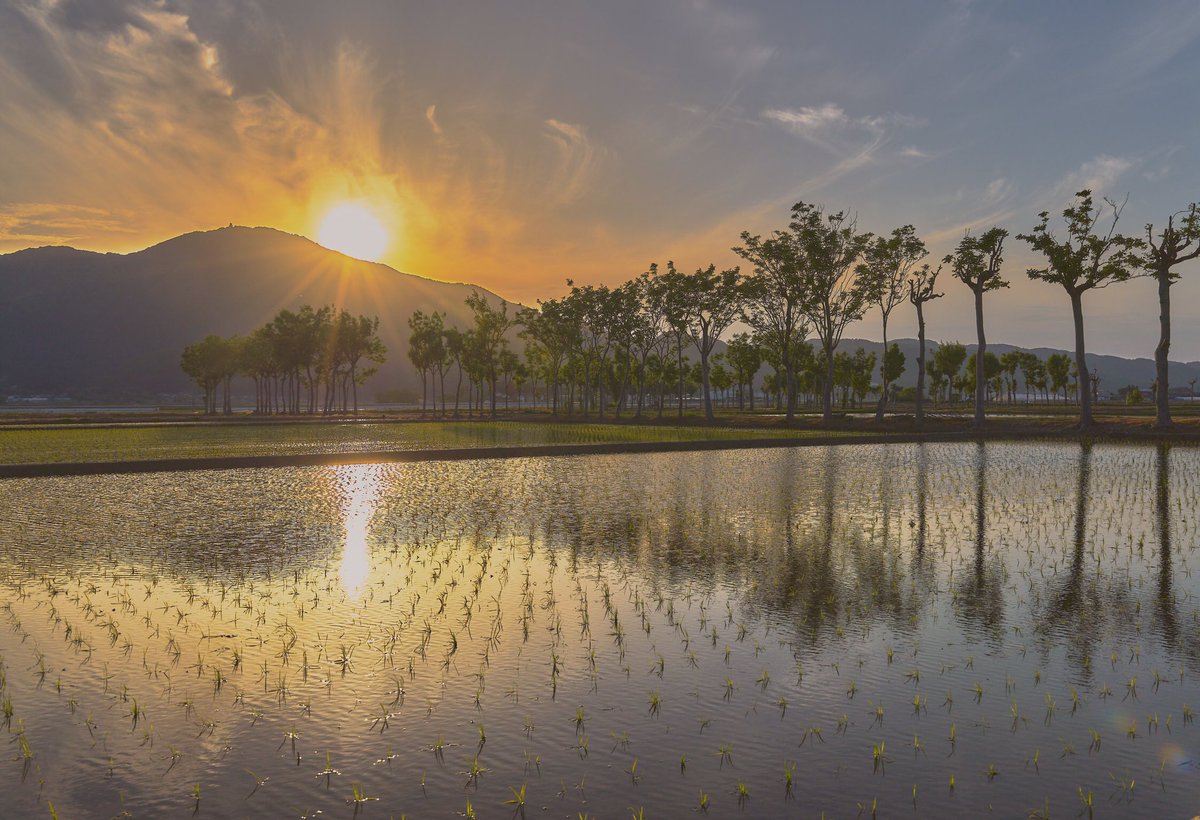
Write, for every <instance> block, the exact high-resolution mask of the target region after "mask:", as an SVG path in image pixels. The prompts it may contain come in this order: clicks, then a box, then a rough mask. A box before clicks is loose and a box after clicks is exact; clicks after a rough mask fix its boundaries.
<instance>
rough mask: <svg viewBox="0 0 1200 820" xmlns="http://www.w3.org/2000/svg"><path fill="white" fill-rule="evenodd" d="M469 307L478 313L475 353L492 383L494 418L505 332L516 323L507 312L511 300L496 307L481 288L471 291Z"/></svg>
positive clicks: (480, 365) (478, 362) (475, 330)
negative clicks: (481, 291)
mask: <svg viewBox="0 0 1200 820" xmlns="http://www.w3.org/2000/svg"><path fill="white" fill-rule="evenodd" d="M467 307H469V308H470V309H471V312H472V313H473V314H474V315H475V327H474V328H473V330H474V333H475V344H476V353H477V354H478V361H477V364H478V365H479V373H480V375H482V376H483V377H484V378H485V379H486V380H487V382H488V383H489V385H490V386H491V394H492V396H491V398H492V418H495V417H496V380H497V378H498V377H499V366H500V351H501V349H502V348H503V347H504V345H505V344H506V342H505V339H504V335H505V334H506V333H508V331H509V329H510V328H511V327H512V326H513V325H514V324H515V319H513V318H512V317H510V316H509V315H508V303H507V302H503V301H502V302H501V303H500V307H499V308H493V307H492V306H491V303H489V302H488V300H487V297H486V296H484V295H483V294H482V293H480V292H479V291H472V293H471V295H470V296H468V297H467Z"/></svg>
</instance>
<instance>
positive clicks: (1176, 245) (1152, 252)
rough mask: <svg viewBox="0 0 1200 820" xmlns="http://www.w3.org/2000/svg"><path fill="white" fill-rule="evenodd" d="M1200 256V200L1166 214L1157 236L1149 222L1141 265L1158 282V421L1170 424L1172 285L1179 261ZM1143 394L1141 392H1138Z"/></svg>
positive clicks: (1176, 276)
mask: <svg viewBox="0 0 1200 820" xmlns="http://www.w3.org/2000/svg"><path fill="white" fill-rule="evenodd" d="M1197 257H1200V203H1195V202H1193V203H1192V204H1191V205H1189V206H1188V207H1187V208H1186V209H1185V210H1182V211H1179V212H1177V213H1174V214H1172V215H1171V216H1169V217H1167V224H1166V227H1164V228H1163V229H1162V231H1161V232H1160V233H1159V235H1158V238H1157V239H1155V236H1154V226H1153V225H1146V254H1145V257H1144V258H1143V259H1142V266H1143V267H1144V268H1145V270H1146V272H1147V273H1148V274H1149V275H1150V276H1152V277H1154V280H1155V281H1156V282H1157V283H1158V327H1159V336H1158V346H1157V347H1155V348H1154V373H1155V383H1154V402H1155V405H1156V406H1157V413H1156V424H1157V425H1158V426H1159V427H1170V426H1171V403H1170V395H1171V386H1170V384H1169V382H1168V372H1167V371H1168V366H1167V362H1168V354H1169V353H1170V350H1171V285H1173V284H1175V282H1176V281H1177V280H1178V279H1179V274H1178V273H1176V272H1175V270H1174V268H1175V266H1176V265H1179V264H1182V263H1184V262H1188V261H1190V260H1192V259H1195V258H1197ZM1139 395H1140V394H1139Z"/></svg>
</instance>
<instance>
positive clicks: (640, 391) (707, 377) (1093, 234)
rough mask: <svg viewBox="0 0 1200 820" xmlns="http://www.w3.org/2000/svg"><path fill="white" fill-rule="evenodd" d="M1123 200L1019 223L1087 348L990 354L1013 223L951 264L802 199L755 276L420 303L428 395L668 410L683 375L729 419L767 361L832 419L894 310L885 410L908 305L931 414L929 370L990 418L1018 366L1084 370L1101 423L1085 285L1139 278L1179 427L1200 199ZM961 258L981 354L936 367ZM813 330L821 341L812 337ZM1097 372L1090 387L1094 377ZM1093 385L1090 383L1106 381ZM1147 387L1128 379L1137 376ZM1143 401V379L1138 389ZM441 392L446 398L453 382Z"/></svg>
mask: <svg viewBox="0 0 1200 820" xmlns="http://www.w3.org/2000/svg"><path fill="white" fill-rule="evenodd" d="M1122 207H1123V206H1121V205H1118V204H1116V203H1114V202H1111V201H1109V200H1104V201H1103V202H1102V203H1096V202H1095V201H1094V200H1093V198H1092V194H1091V192H1090V191H1087V190H1084V191H1080V192H1079V193H1078V194H1076V197H1075V201H1074V202H1073V203H1072V205H1071V206H1070V207H1068V208H1067V209H1066V210H1064V211H1063V224H1064V227H1065V236H1059V235H1056V234H1055V233H1054V232H1053V231H1052V230H1051V228H1050V219H1049V214H1048V213H1046V212H1043V213H1041V214H1039V222H1038V224H1036V225H1035V226H1034V227H1033V229H1032V230H1031V231H1030V232H1029V233H1025V234H1018V235H1017V237H1016V238H1017V239H1019V240H1021V241H1023V242H1026V243H1028V244H1029V245H1030V247H1031V248H1032V249H1033V250H1035V251H1037V252H1038V253H1040V254H1041V255H1042V256H1043V257H1044V258H1045V267H1043V268H1031V269H1029V270H1027V271H1026V274H1027V276H1028V277H1029V278H1030V279H1034V280H1038V281H1043V282H1047V283H1049V284H1054V285H1058V286H1059V287H1061V288H1062V289H1063V291H1064V292H1065V294H1066V295H1067V297H1068V299H1069V301H1070V304H1071V314H1072V320H1073V323H1074V330H1075V357H1074V362H1073V363H1072V362H1071V361H1070V357H1068V356H1066V355H1065V354H1055V355H1052V356H1050V357H1049V358H1048V359H1047V360H1046V361H1044V362H1043V361H1041V360H1040V359H1038V358H1037V357H1036V356H1033V355H1032V354H1028V353H1018V352H1013V353H1007V354H1005V355H1003V356H1000V357H997V356H995V355H994V354H992V353H989V352H988V350H987V342H986V336H985V333H984V296H985V295H986V294H987V293H989V292H991V291H993V290H997V289H1000V288H1006V287H1008V284H1009V283H1008V281H1007V279H1005V278H1004V276H1003V273H1002V266H1003V261H1004V244H1005V240H1006V239H1007V238H1008V235H1009V234H1008V231H1007V230H1005V229H1003V228H999V227H993V228H989V229H987V230H985V231H983V232H982V233H979V234H972V233H970V232H968V233H967V234H966V235H964V236H963V238H962V240H961V241H960V242H959V243H958V245H957V247H956V248H955V250H954V252H953V253H951V254H948V255H946V256H945V257H944V258H943V259H942V260H941V263H940V264H938V265H937V267H932V266H931V265H930V264H928V263H923V262H922V260H923V259H925V258H926V257H927V256H928V251H927V249H926V247H925V243H924V242H923V241H922V240H921V239H919V238H918V237H917V236H916V232H915V230H914V229H913V226H911V225H905V226H903V227H900V228H896V229H895V230H893V231H892V232H891V233H890V234H887V235H882V236H877V235H874V234H872V233H869V232H863V231H860V230H859V229H858V225H857V222H856V220H855V219H854V218H853V217H852V216H850V215H848V214H847V213H846V212H842V211H839V212H836V213H833V212H826V211H825V210H824V209H823V208H822V207H820V206H817V205H811V204H808V203H804V202H799V203H797V204H796V205H795V206H793V208H792V211H791V219H790V220H789V222H788V224H787V226H786V227H785V228H782V229H780V230H776V231H774V232H772V233H771V234H769V235H767V236H761V235H752V234H750V233H749V232H743V233H742V234H741V244H740V245H738V246H737V247H735V248H733V251H734V252H735V253H736V254H738V256H740V257H741V258H742V259H744V260H745V261H746V263H747V264H748V265H749V266H751V268H752V271H753V272H752V274H751V275H744V274H743V273H742V272H741V269H740V268H738V267H735V268H730V269H727V270H717V268H716V266H715V265H709V266H708V267H707V268H699V269H697V270H696V271H695V272H694V273H684V272H682V271H679V270H677V269H676V268H675V266H674V264H673V263H671V262H668V263H667V265H666V267H665V269H664V268H659V266H658V265H657V264H652V265H650V266H649V269H648V270H647V271H646V272H644V273H642V274H640V275H639V276H637V277H636V278H634V279H631V280H629V281H627V282H625V283H624V284H623V285H620V286H617V287H612V288H610V287H608V286H605V285H600V286H591V285H587V286H578V285H575V284H574V283H573V282H571V281H570V280H568V281H567V284H568V286H569V287H570V292H569V293H568V294H567V295H566V296H564V297H562V298H560V299H549V300H546V301H544V302H540V303H539V305H538V308H537V309H526V310H523V311H521V312H520V313H518V314H517V315H516V316H512V317H510V316H509V315H508V314H507V309H506V307H504V306H501V307H500V308H492V307H490V306H489V305H488V303H487V302H486V301H485V300H484V299H483V298H482V297H479V296H476V297H472V300H469V304H470V305H471V307H472V310H473V311H474V314H475V323H474V327H472V328H469V329H466V330H461V331H460V330H458V329H456V328H445V327H443V322H444V317H443V316H442V315H441V314H434V315H432V316H427V315H425V314H423V313H420V312H418V313H416V314H414V315H413V316H412V318H411V319H410V321H409V325H410V327H411V329H412V335H411V337H410V346H409V357H410V359H411V360H412V362H413V364H414V365H415V366H416V368H417V370H418V371H419V372H420V373H421V376H422V384H423V391H424V393H425V396H426V400H425V404H426V406H428V395H429V388H428V384H429V383H430V382H432V383H433V385H434V390H435V391H437V390H440V394H441V412H442V413H445V412H446V404H447V401H446V384H445V380H446V376H447V374H448V373H451V372H454V371H455V370H456V371H457V379H456V383H455V406H456V408H457V405H458V401H459V393H460V390H461V383H462V379H463V377H464V375H465V377H466V379H467V382H468V406H469V407H472V406H479V407H482V402H483V399H484V394H485V391H487V392H488V393H490V396H491V408H492V412H493V413H494V412H495V407H496V395H497V383H498V381H499V380H500V379H503V380H505V381H506V382H507V381H510V380H511V381H512V382H513V384H515V385H516V386H517V389H518V395H520V393H521V385H522V384H523V383H525V382H536V381H538V380H540V381H541V382H542V383H543V384H544V385H545V388H546V391H547V393H548V394H549V400H548V403H549V404H550V406H551V407H552V408H553V409H554V410H556V411H557V410H558V409H559V408H560V406H561V407H563V408H565V410H566V411H567V412H574V411H575V410H578V411H579V412H581V413H583V414H584V415H585V416H586V415H588V414H589V413H591V412H593V411H594V412H595V413H596V414H597V415H599V416H601V417H603V416H604V414H605V412H606V411H607V410H608V409H609V408H611V409H612V410H613V412H614V413H615V414H617V415H620V414H621V413H622V412H623V411H624V410H625V409H626V407H627V406H628V405H629V404H630V403H632V404H633V405H634V406H635V411H634V412H635V413H636V414H639V415H640V414H641V413H642V412H643V410H644V407H645V404H646V402H647V401H652V402H655V403H656V404H657V407H658V412H659V413H660V414H661V412H662V408H663V404H664V401H665V396H666V394H667V392H668V390H669V389H670V386H671V385H673V386H674V389H673V391H672V392H673V393H674V394H675V398H676V402H677V408H678V413H679V414H680V415H682V413H683V407H684V401H685V396H686V395H688V393H689V391H690V390H692V389H694V386H693V384H692V383H693V382H694V383H697V384H698V386H699V389H700V393H701V398H702V402H703V407H704V412H705V416H706V417H707V418H708V419H709V420H712V418H713V393H714V388H715V390H716V391H717V392H726V393H727V388H723V386H722V385H723V383H726V382H727V383H729V384H732V385H736V387H737V392H738V394H739V395H744V394H747V393H748V395H749V396H750V398H751V401H753V390H752V389H751V390H749V391H744V388H745V387H748V386H750V387H752V384H753V379H754V376H755V374H756V373H757V371H758V368H759V365H760V363H761V362H762V361H766V362H767V363H768V364H769V365H770V366H771V367H772V369H773V370H774V374H773V375H772V376H770V377H768V379H767V382H766V384H765V385H764V388H765V389H766V391H767V392H768V393H770V394H774V395H776V396H779V397H780V400H781V403H782V404H783V406H784V407H785V410H786V414H787V418H788V419H789V420H791V419H792V417H793V416H794V414H795V412H796V408H797V403H798V401H799V400H801V398H802V397H804V396H808V397H810V398H811V397H812V396H813V395H814V394H817V393H819V394H820V396H821V399H822V402H821V405H822V409H823V413H824V418H825V420H826V421H828V420H829V419H830V418H831V416H832V412H833V407H834V401H835V394H836V392H837V390H838V388H839V387H841V398H842V402H843V404H844V403H846V402H847V400H848V399H849V397H850V396H852V395H853V396H855V397H857V398H859V400H861V398H862V397H863V396H865V395H866V393H867V392H869V391H870V390H871V389H872V385H871V377H872V374H873V371H874V365H875V359H874V354H871V355H870V356H868V355H867V354H866V353H864V352H863V351H859V352H857V353H856V354H854V355H853V356H849V355H847V354H845V353H844V352H839V351H838V350H837V347H838V345H839V344H840V342H841V340H842V335H843V333H844V331H845V329H846V327H847V326H848V325H849V324H851V323H852V322H855V321H858V320H860V319H862V318H863V317H864V316H865V315H866V313H867V312H868V311H869V310H872V309H874V310H877V311H878V315H879V317H880V319H881V325H882V331H883V362H882V367H881V369H880V371H881V379H880V384H879V385H878V386H877V387H875V388H874V389H875V391H876V392H877V393H878V395H879V401H878V404H877V405H876V418H877V419H880V420H881V419H882V418H883V416H884V412H885V410H886V408H887V405H888V402H889V401H890V400H892V398H893V397H894V395H895V393H896V392H897V391H895V390H893V389H892V385H893V384H894V383H895V382H896V380H897V379H898V378H899V376H900V374H901V373H902V372H903V371H904V367H905V362H904V356H903V354H902V353H901V351H900V349H899V348H898V347H897V346H896V345H890V346H889V344H888V335H887V334H888V320H889V318H890V316H891V314H892V312H893V310H894V309H895V308H897V307H898V306H899V305H901V304H902V303H904V302H908V303H910V304H911V305H912V307H913V309H914V310H915V312H916V318H917V328H918V355H917V387H916V390H915V391H914V393H913V398H914V400H915V403H916V418H917V423H918V424H920V423H921V420H922V416H923V403H924V400H925V398H926V393H927V391H926V377H927V376H928V378H929V381H930V385H929V386H930V388H931V392H932V395H934V396H940V395H943V392H944V394H945V395H947V396H949V395H950V394H951V393H954V392H958V393H962V392H967V393H970V394H973V395H974V399H975V423H976V425H977V426H978V425H981V424H982V423H983V420H984V408H985V405H986V403H987V402H988V401H989V399H994V398H996V397H1000V396H1003V395H1004V394H1005V393H1007V394H1008V397H1009V398H1010V400H1012V399H1015V393H1016V373H1017V371H1018V370H1019V371H1020V372H1021V375H1022V378H1023V381H1024V384H1025V389H1026V393H1027V394H1030V393H1033V394H1040V395H1044V396H1046V398H1047V400H1049V397H1050V395H1051V394H1055V395H1057V394H1059V393H1060V392H1061V394H1062V395H1063V397H1064V399H1066V398H1067V395H1068V393H1069V391H1070V390H1071V386H1072V378H1073V379H1074V385H1075V395H1076V398H1077V400H1078V402H1079V416H1080V426H1081V427H1087V426H1089V425H1090V424H1091V423H1092V403H1093V400H1094V398H1095V397H1096V395H1097V393H1098V383H1097V380H1096V378H1095V376H1094V374H1091V373H1089V372H1088V370H1087V364H1086V357H1085V356H1086V350H1085V344H1084V312H1083V303H1082V297H1083V295H1084V294H1085V293H1087V292H1088V291H1090V290H1094V289H1098V288H1104V287H1108V286H1110V285H1113V284H1117V283H1120V282H1125V281H1128V280H1129V279H1132V278H1136V277H1149V278H1153V279H1154V280H1155V281H1156V282H1157V283H1158V293H1159V303H1160V341H1159V344H1158V346H1157V347H1156V348H1155V366H1156V374H1157V379H1156V382H1155V396H1156V400H1157V403H1158V422H1159V424H1163V425H1165V424H1169V423H1170V420H1171V419H1170V408H1169V405H1168V401H1169V396H1170V389H1169V385H1168V384H1167V361H1168V358H1167V357H1168V351H1169V348H1170V338H1171V328H1170V315H1171V308H1170V286H1171V285H1172V284H1173V283H1174V282H1175V281H1176V279H1177V278H1178V273H1177V272H1176V271H1175V268H1176V266H1178V265H1179V264H1181V263H1183V262H1186V261H1188V260H1191V259H1195V258H1197V256H1200V206H1198V205H1197V204H1195V203H1193V204H1192V205H1190V206H1188V207H1187V208H1186V209H1184V210H1182V211H1180V212H1177V213H1175V214H1172V215H1171V216H1170V217H1168V218H1167V220H1166V223H1165V224H1164V225H1162V226H1161V227H1160V229H1159V230H1157V231H1156V230H1155V228H1154V226H1153V225H1147V226H1145V239H1141V238H1138V237H1132V236H1126V235H1123V234H1120V233H1118V232H1117V230H1116V228H1117V225H1118V222H1119V221H1120V217H1121V211H1122ZM943 269H948V270H949V272H950V274H951V275H952V276H953V277H954V278H955V279H956V280H958V281H959V282H961V283H962V284H964V285H966V286H967V287H968V288H969V289H970V290H971V291H972V293H973V295H974V302H975V319H976V329H977V336H978V339H977V350H976V353H975V354H973V355H972V356H971V359H970V360H967V361H966V364H967V372H965V373H963V372H962V371H961V367H962V365H963V364H964V359H965V358H966V355H965V353H966V351H965V349H963V348H962V346H961V345H944V346H943V347H942V348H941V349H940V350H939V351H938V354H937V355H936V356H935V361H934V362H933V363H931V364H930V365H929V366H928V367H927V365H926V360H925V317H924V306H925V304H926V303H927V302H929V301H931V300H933V299H937V298H939V297H941V296H942V293H940V292H939V291H938V290H937V285H938V278H939V275H940V274H941V272H942V270H943ZM738 321H741V322H744V323H746V324H747V325H749V327H750V328H751V329H752V333H751V334H738V335H735V336H734V337H733V339H732V340H731V341H730V342H729V345H728V349H727V351H726V353H725V356H724V360H723V361H720V360H718V357H717V356H715V355H714V349H715V346H716V344H717V341H718V340H719V339H720V338H721V336H722V335H723V334H724V333H725V332H726V331H727V330H728V329H729V328H730V327H731V326H732V325H733V324H734V323H736V322H738ZM514 325H519V326H520V328H521V329H520V336H521V337H522V338H523V339H524V340H525V345H526V348H525V357H524V361H523V362H522V361H520V360H519V359H518V358H517V357H516V356H515V354H513V353H511V352H510V351H509V350H508V347H507V344H508V343H507V338H506V335H505V334H506V332H507V331H508V330H509V328H511V327H513V326H514ZM810 336H811V337H813V342H814V343H815V344H810V343H809V342H808V341H807V340H808V338H809V337H810ZM692 348H694V349H695V350H696V351H697V352H698V354H699V363H698V365H697V366H696V367H695V368H694V369H693V368H692V367H691V366H690V363H689V362H688V361H687V360H686V358H685V356H684V350H685V349H692ZM1080 385H1082V387H1081V386H1080ZM1089 388H1090V389H1089ZM1123 392H1125V393H1126V394H1127V395H1130V396H1131V397H1132V393H1130V392H1129V390H1128V388H1125V389H1124V390H1123ZM1138 396H1139V397H1140V393H1138ZM434 398H435V401H434V405H435V407H436V405H437V402H436V392H435V396H434Z"/></svg>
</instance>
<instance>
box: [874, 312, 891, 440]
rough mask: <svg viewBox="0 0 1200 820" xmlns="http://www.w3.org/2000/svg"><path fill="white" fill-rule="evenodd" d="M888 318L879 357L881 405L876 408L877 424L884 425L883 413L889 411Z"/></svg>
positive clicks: (884, 326)
mask: <svg viewBox="0 0 1200 820" xmlns="http://www.w3.org/2000/svg"><path fill="white" fill-rule="evenodd" d="M887 352H888V344H887V316H884V317H883V353H882V354H880V356H879V404H877V405H876V406H875V423H876V424H882V423H883V412H884V410H886V409H887V395H888V383H887V376H886V375H885V374H884V370H885V368H886V367H887Z"/></svg>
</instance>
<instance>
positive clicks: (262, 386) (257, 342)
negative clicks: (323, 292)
mask: <svg viewBox="0 0 1200 820" xmlns="http://www.w3.org/2000/svg"><path fill="white" fill-rule="evenodd" d="M386 358H387V349H386V348H385V347H384V345H383V342H382V341H380V339H379V319H378V318H371V317H367V316H352V315H351V314H350V313H348V312H346V311H344V310H343V311H340V312H337V311H335V310H334V309H333V308H332V307H322V308H318V309H314V308H312V307H311V306H310V305H305V306H304V307H302V308H300V310H299V311H296V312H292V311H290V310H281V311H279V313H278V314H276V315H275V318H273V319H272V320H271V321H269V322H267V324H265V325H263V326H262V327H260V328H258V329H257V330H255V331H253V332H252V333H250V334H249V335H248V336H232V337H229V338H225V337H222V336H208V337H206V338H205V339H203V340H201V341H199V342H196V343H195V344H190V345H188V346H187V347H185V348H184V350H183V356H182V359H181V366H182V368H183V372H184V373H186V374H187V375H188V376H189V377H190V378H191V379H192V381H194V382H195V383H196V384H197V385H198V386H199V387H200V388H201V389H202V390H203V391H204V408H205V412H207V413H216V412H217V394H218V391H220V393H221V395H222V401H221V409H222V411H223V412H225V413H230V412H232V410H233V408H232V405H231V397H230V383H231V382H232V381H233V378H234V377H235V376H245V377H247V378H250V379H253V381H254V387H255V393H254V394H255V408H254V409H255V412H257V413H316V412H318V411H319V412H324V413H333V412H343V413H344V412H347V410H349V409H350V408H351V407H352V408H353V409H354V412H358V386H359V385H360V384H362V383H363V382H364V381H365V380H366V379H368V378H369V377H370V376H371V375H372V374H374V373H375V368H374V367H369V366H367V367H364V363H368V362H369V363H373V364H382V363H383V362H384V361H385V360H386Z"/></svg>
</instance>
